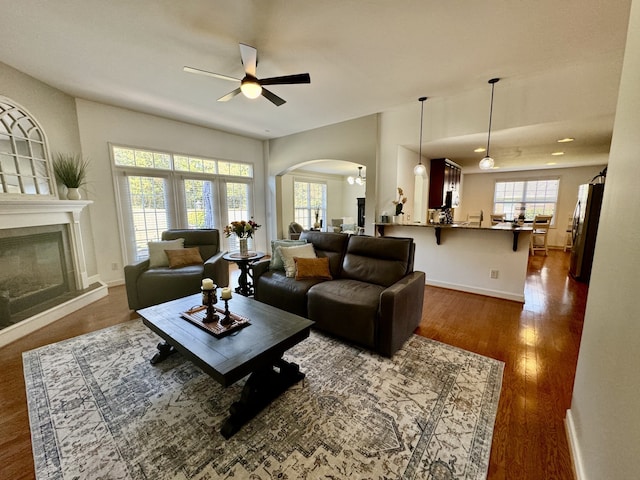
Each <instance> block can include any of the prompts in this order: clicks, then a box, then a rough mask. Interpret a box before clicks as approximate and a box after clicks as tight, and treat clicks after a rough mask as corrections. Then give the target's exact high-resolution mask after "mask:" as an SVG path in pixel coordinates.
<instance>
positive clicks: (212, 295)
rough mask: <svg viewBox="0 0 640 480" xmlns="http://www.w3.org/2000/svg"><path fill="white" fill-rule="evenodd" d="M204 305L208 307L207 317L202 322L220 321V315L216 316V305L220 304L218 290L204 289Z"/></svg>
mask: <svg viewBox="0 0 640 480" xmlns="http://www.w3.org/2000/svg"><path fill="white" fill-rule="evenodd" d="M201 290H202V304H203V305H205V306H206V307H207V315H206V316H205V317H204V319H203V320H202V321H203V322H204V323H211V322H217V321H218V315H217V314H216V311H215V307H214V305H215V304H216V303H218V297H217V296H216V289H215V288H211V289H207V288H202V287H201Z"/></svg>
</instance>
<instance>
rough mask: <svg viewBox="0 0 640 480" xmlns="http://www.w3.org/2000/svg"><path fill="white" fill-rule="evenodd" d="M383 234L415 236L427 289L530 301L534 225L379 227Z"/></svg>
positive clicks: (417, 265)
mask: <svg viewBox="0 0 640 480" xmlns="http://www.w3.org/2000/svg"><path fill="white" fill-rule="evenodd" d="M375 229H376V232H377V234H378V235H384V236H391V237H411V238H413V239H414V243H415V244H416V254H415V261H414V268H415V269H416V270H421V271H423V272H425V274H426V284H427V285H432V286H436V287H443V288H450V289H453V290H460V291H463V292H469V293H476V294H480V295H487V296H491V297H497V298H504V299H507V300H513V301H517V302H524V284H525V280H526V276H527V262H528V259H529V241H530V237H531V226H527V225H524V226H515V227H514V226H513V225H512V224H511V223H501V224H498V225H493V226H492V225H486V226H485V225H481V226H479V227H478V226H473V225H470V224H467V223H453V224H426V223H423V224H417V223H414V224H398V223H376V224H375Z"/></svg>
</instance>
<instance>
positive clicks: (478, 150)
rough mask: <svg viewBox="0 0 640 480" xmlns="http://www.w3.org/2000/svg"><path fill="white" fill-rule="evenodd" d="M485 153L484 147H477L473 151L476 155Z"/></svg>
mask: <svg viewBox="0 0 640 480" xmlns="http://www.w3.org/2000/svg"><path fill="white" fill-rule="evenodd" d="M486 151H487V149H486V148H484V147H478V148H476V149H475V150H474V152H476V153H480V152H486Z"/></svg>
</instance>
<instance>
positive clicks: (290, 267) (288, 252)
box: [276, 243, 316, 278]
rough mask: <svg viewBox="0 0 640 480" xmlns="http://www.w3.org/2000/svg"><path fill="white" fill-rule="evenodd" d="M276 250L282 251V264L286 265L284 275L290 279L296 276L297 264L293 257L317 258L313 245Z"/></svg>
mask: <svg viewBox="0 0 640 480" xmlns="http://www.w3.org/2000/svg"><path fill="white" fill-rule="evenodd" d="M276 250H279V251H280V256H281V257H282V263H284V273H285V275H286V276H287V277H289V278H294V277H295V276H296V262H295V260H294V259H293V257H300V258H316V251H315V250H314V249H313V244H312V243H307V244H305V245H297V246H295V247H278V248H277V249H276Z"/></svg>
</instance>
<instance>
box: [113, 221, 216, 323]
mask: <svg viewBox="0 0 640 480" xmlns="http://www.w3.org/2000/svg"><path fill="white" fill-rule="evenodd" d="M178 238H184V246H185V248H189V247H198V249H199V250H200V256H201V257H202V259H203V261H204V264H199V265H187V266H185V267H180V268H169V267H155V268H149V260H142V261H140V262H137V263H134V264H132V265H126V266H125V267H124V279H125V285H126V288H127V300H128V302H129V308H130V309H131V310H139V309H141V308H145V307H148V306H151V305H157V304H158V303H162V302H168V301H169V300H175V299H176V298H181V297H186V296H187V295H191V294H193V293H197V292H199V291H200V287H201V286H202V279H203V278H211V279H213V281H214V283H216V284H217V285H218V286H227V285H229V264H228V262H227V261H226V260H224V259H223V258H222V256H223V255H224V254H225V253H226V252H221V251H220V232H219V231H218V230H216V229H197V230H196V229H187V230H179V229H175V230H167V231H164V232H162V240H176V239H178Z"/></svg>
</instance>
